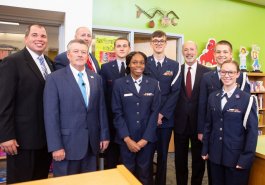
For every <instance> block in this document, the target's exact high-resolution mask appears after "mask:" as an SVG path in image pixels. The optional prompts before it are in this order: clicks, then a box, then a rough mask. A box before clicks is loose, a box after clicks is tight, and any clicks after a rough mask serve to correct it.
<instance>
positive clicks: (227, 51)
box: [197, 40, 250, 185]
mask: <svg viewBox="0 0 265 185" xmlns="http://www.w3.org/2000/svg"><path fill="white" fill-rule="evenodd" d="M232 57H233V47H232V44H231V43H230V42H229V41H226V40H221V41H219V42H217V44H216V46H215V49H214V58H215V61H216V62H217V67H216V68H215V69H214V70H213V71H210V72H208V73H206V74H204V75H203V77H202V80H201V85H200V96H199V107H198V128H197V130H198V139H199V140H202V138H203V131H204V125H205V122H206V111H207V103H208V98H209V96H210V94H211V93H213V92H214V91H217V90H220V89H221V88H222V82H221V80H220V75H219V71H220V67H221V65H222V64H223V63H224V61H226V60H232ZM236 81H237V85H238V87H239V88H240V89H241V90H243V91H245V92H247V93H250V85H249V83H248V78H247V75H246V72H240V76H239V77H238V78H237V80H236ZM207 167H208V168H207V172H208V181H209V182H208V183H209V185H212V180H211V171H210V166H209V163H208V162H207Z"/></svg>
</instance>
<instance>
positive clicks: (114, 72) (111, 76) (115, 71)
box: [100, 38, 130, 169]
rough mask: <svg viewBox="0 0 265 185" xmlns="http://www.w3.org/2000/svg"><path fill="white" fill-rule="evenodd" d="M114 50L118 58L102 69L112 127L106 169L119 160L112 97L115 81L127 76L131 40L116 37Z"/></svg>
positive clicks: (104, 65) (113, 165)
mask: <svg viewBox="0 0 265 185" xmlns="http://www.w3.org/2000/svg"><path fill="white" fill-rule="evenodd" d="M114 51H115V54H116V60H114V61H110V62H108V63H105V64H103V65H102V68H101V71H100V75H101V77H102V80H103V87H104V93H105V100H106V105H107V112H108V118H109V119H108V120H109V128H110V144H109V147H108V149H107V150H106V151H105V161H106V165H105V167H106V169H110V168H116V166H117V164H118V162H119V156H120V155H119V153H120V152H119V146H118V144H116V143H115V142H114V138H115V135H116V131H115V128H114V126H113V113H112V109H111V98H112V89H113V84H114V81H115V80H116V79H118V78H121V77H124V76H125V69H126V56H127V54H128V53H129V52H130V42H129V40H128V39H126V38H118V39H116V40H115V43H114Z"/></svg>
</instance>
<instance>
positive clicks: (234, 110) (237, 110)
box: [227, 109, 241, 113]
mask: <svg viewBox="0 0 265 185" xmlns="http://www.w3.org/2000/svg"><path fill="white" fill-rule="evenodd" d="M227 112H238V113H239V112H241V111H240V110H239V109H228V110H227Z"/></svg>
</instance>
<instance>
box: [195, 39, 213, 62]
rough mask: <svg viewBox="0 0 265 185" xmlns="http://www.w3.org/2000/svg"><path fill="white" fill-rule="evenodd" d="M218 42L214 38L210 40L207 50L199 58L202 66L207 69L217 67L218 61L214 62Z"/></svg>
mask: <svg viewBox="0 0 265 185" xmlns="http://www.w3.org/2000/svg"><path fill="white" fill-rule="evenodd" d="M215 44H216V41H215V39H213V38H210V39H209V40H208V42H207V44H206V47H205V49H204V50H203V51H202V54H201V55H200V56H199V57H198V61H199V63H200V64H202V65H205V66H207V67H215V66H216V64H217V63H216V61H215V60H214V47H215Z"/></svg>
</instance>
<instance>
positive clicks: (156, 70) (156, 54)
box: [145, 31, 181, 185]
mask: <svg viewBox="0 0 265 185" xmlns="http://www.w3.org/2000/svg"><path fill="white" fill-rule="evenodd" d="M166 45H167V37H166V34H165V33H164V32H162V31H155V32H154V33H153V34H152V36H151V47H152V49H153V55H152V56H149V57H148V58H147V65H146V68H145V74H146V75H148V76H150V77H151V78H154V79H156V80H157V81H159V85H160V89H161V106H160V109H159V114H158V120H157V124H158V130H157V136H158V142H157V146H156V150H157V171H156V180H155V181H156V182H155V184H156V185H165V184H166V173H167V154H168V147H169V141H170V138H171V134H172V130H173V127H174V111H175V107H176V103H177V100H178V97H179V92H180V86H181V76H180V71H181V69H180V65H179V63H178V62H177V61H174V60H171V59H169V58H167V57H166V56H165V48H166Z"/></svg>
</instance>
